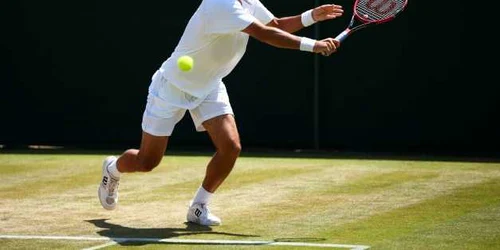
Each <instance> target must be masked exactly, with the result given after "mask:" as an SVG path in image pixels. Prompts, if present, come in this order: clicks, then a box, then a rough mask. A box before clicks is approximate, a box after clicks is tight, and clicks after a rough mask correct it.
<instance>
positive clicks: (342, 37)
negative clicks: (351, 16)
mask: <svg viewBox="0 0 500 250" xmlns="http://www.w3.org/2000/svg"><path fill="white" fill-rule="evenodd" d="M350 33H351V30H350V29H346V30H344V31H343V32H342V33H340V34H339V35H338V36H337V37H335V38H334V40H337V41H339V42H340V43H342V42H343V41H344V40H345V39H346V38H347V36H349V34H350Z"/></svg>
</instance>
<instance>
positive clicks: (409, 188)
mask: <svg viewBox="0 0 500 250" xmlns="http://www.w3.org/2000/svg"><path fill="white" fill-rule="evenodd" d="M104 157H105V155H99V154H95V155H89V154H87V155H78V154H70V155H64V154H13V153H3V154H0V235H65V236H86V237H100V236H105V237H141V238H144V237H146V238H172V239H218V240H221V239H224V240H280V239H282V240H283V239H286V240H289V241H305V242H312V243H333V244H356V245H369V246H371V249H498V247H499V246H500V163H483V162H459V161H454V162H452V161H432V160H428V159H427V160H426V161H410V160H407V161H402V160H362V159H320V158H291V157H287V158H279V157H275V158H273V157H269V156H268V157H252V156H246V155H245V154H243V155H242V157H241V158H240V159H238V162H237V164H236V167H235V169H234V171H233V173H232V174H231V175H230V176H229V178H228V179H227V181H226V182H225V183H224V184H223V185H222V186H221V188H220V189H219V190H218V191H217V193H216V195H215V196H214V199H213V202H212V211H213V212H214V213H216V214H217V215H219V216H220V217H221V218H222V219H223V225H222V226H219V227H213V228H200V227H193V226H188V225H186V224H185V223H184V222H185V212H186V208H187V204H188V202H189V200H190V199H191V198H192V196H193V195H194V192H195V191H196V189H197V187H198V186H199V185H200V182H201V180H202V178H203V174H204V170H205V165H206V164H207V163H208V161H209V160H210V157H209V156H205V155H201V156H187V155H185V156H179V155H178V156H170V155H167V156H166V157H165V158H164V159H163V161H162V163H161V165H160V166H159V167H158V168H157V169H155V170H154V171H153V172H152V173H140V174H129V175H124V176H123V177H122V181H121V183H120V204H119V207H118V208H117V209H116V210H115V211H106V210H104V209H102V207H101V206H100V204H99V201H98V199H97V197H96V193H97V187H98V183H99V181H100V178H101V176H100V171H101V169H100V167H101V162H102V160H103V158H104ZM103 243H105V242H91V241H90V242H89V241H79V242H78V241H53V240H12V239H9V240H7V239H0V249H82V248H87V247H93V246H97V245H101V244H103ZM166 246H168V248H169V249H200V248H202V249H256V248H258V249H307V248H305V247H295V248H290V247H277V246H220V245H217V246H208V245H202V246H200V245H179V244H177V245H172V244H168V245H166V244H156V243H139V244H123V243H122V244H118V245H114V246H109V247H107V248H106V249H118V248H138V249H160V248H165V247H166Z"/></svg>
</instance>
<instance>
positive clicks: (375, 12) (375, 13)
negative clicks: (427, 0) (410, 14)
mask: <svg viewBox="0 0 500 250" xmlns="http://www.w3.org/2000/svg"><path fill="white" fill-rule="evenodd" d="M407 4H408V0H356V2H355V3H354V12H353V14H352V17H351V22H350V23H349V25H348V26H347V28H346V29H345V30H344V31H343V32H342V33H340V34H339V35H338V36H337V37H335V38H334V39H335V40H337V41H339V42H340V43H342V42H343V41H344V40H345V39H346V38H347V37H348V36H349V35H351V34H352V33H354V32H356V31H358V30H360V29H364V28H366V27H370V26H373V25H377V24H381V23H386V22H389V21H391V20H393V19H394V18H395V17H396V16H397V15H398V14H400V13H401V12H402V11H403V10H404V9H405V8H406V5H407Z"/></svg>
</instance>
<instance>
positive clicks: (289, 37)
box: [243, 21, 339, 56]
mask: <svg viewBox="0 0 500 250" xmlns="http://www.w3.org/2000/svg"><path fill="white" fill-rule="evenodd" d="M243 32H245V33H247V34H249V35H250V36H251V37H253V38H255V39H257V40H259V41H261V42H264V43H267V44H269V45H272V46H274V47H278V48H284V49H296V50H302V51H309V52H314V53H321V54H323V55H325V56H328V55H331V54H332V53H333V52H335V51H336V49H337V47H338V46H339V43H338V42H337V41H335V40H333V38H327V39H324V40H321V41H316V40H313V39H309V38H306V37H299V36H296V35H293V34H291V33H289V32H286V31H284V30H282V29H279V28H276V27H271V26H266V25H264V24H262V23H260V22H259V21H255V22H253V23H252V24H250V25H249V26H248V27H246V28H245V29H244V30H243Z"/></svg>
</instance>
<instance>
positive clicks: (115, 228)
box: [86, 219, 260, 246]
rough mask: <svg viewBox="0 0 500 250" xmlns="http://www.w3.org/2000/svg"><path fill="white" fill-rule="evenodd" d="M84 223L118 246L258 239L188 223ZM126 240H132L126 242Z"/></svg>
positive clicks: (99, 221)
mask: <svg viewBox="0 0 500 250" xmlns="http://www.w3.org/2000/svg"><path fill="white" fill-rule="evenodd" d="M86 222H88V223H92V224H94V225H95V226H96V227H98V228H100V229H101V230H100V231H98V232H97V233H98V234H99V235H101V236H103V237H107V238H110V239H111V240H114V241H116V242H118V244H120V245H123V246H125V245H127V246H131V245H134V246H137V245H147V244H163V243H162V242H157V241H156V240H157V239H168V238H175V237H180V236H188V235H201V234H205V235H206V234H212V235H224V236H235V237H260V236H259V235H249V234H237V233H225V232H217V231H213V229H212V228H211V227H208V226H201V225H198V224H193V223H189V222H186V223H184V224H185V225H186V227H183V228H131V227H126V226H122V225H118V224H113V223H109V222H107V219H95V220H86ZM127 238H129V239H134V240H130V241H126V239H127ZM140 239H143V240H140ZM166 244H172V243H166Z"/></svg>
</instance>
